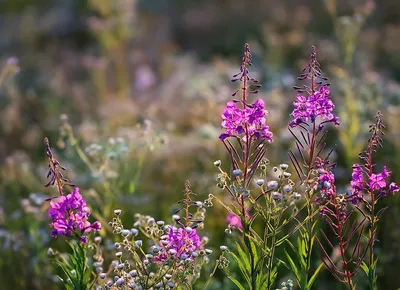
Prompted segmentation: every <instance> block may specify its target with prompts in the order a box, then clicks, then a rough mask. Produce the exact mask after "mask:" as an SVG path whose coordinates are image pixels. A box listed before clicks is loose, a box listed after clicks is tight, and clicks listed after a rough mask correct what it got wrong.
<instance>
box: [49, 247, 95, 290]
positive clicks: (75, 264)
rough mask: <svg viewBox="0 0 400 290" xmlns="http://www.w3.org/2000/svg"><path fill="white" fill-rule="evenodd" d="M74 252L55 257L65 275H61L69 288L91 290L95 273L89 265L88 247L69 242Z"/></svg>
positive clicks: (66, 287) (68, 289)
mask: <svg viewBox="0 0 400 290" xmlns="http://www.w3.org/2000/svg"><path fill="white" fill-rule="evenodd" d="M67 243H68V245H69V248H70V250H71V251H72V253H67V254H66V257H65V256H64V255H59V256H58V257H56V258H55V259H54V263H55V264H56V265H58V266H59V267H60V268H61V269H62V271H63V273H64V274H65V277H64V278H62V277H59V278H60V280H61V281H62V282H63V284H64V286H65V289H67V290H89V289H91V288H92V286H93V283H94V282H95V281H96V280H95V279H94V277H95V274H94V273H93V270H92V269H91V268H90V267H89V265H88V259H87V250H88V249H87V247H85V246H84V245H82V244H81V243H79V242H78V243H76V242H67Z"/></svg>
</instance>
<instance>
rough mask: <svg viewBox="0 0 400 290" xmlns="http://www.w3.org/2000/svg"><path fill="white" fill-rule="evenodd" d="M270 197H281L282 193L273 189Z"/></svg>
mask: <svg viewBox="0 0 400 290" xmlns="http://www.w3.org/2000/svg"><path fill="white" fill-rule="evenodd" d="M271 197H272V198H273V199H281V198H282V193H280V192H277V191H273V192H272V193H271Z"/></svg>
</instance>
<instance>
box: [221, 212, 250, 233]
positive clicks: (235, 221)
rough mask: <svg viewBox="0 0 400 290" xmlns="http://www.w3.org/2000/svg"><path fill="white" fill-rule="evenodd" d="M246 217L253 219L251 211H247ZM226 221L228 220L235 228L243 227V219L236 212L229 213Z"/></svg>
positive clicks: (230, 225) (229, 224)
mask: <svg viewBox="0 0 400 290" xmlns="http://www.w3.org/2000/svg"><path fill="white" fill-rule="evenodd" d="M246 218H247V220H250V219H251V215H250V213H249V212H248V211H247V212H246ZM226 221H227V222H228V226H229V227H230V228H233V229H243V225H242V220H241V219H240V217H239V216H238V215H236V214H234V213H229V215H228V216H227V218H226Z"/></svg>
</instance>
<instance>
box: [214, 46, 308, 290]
mask: <svg viewBox="0 0 400 290" xmlns="http://www.w3.org/2000/svg"><path fill="white" fill-rule="evenodd" d="M249 66H251V51H250V47H249V45H248V44H246V45H245V51H244V55H243V58H242V63H241V67H240V72H239V73H237V74H235V75H234V76H233V79H232V81H233V82H239V83H240V87H239V89H238V90H237V91H235V92H234V93H233V96H236V95H239V96H240V99H234V100H233V101H231V102H228V103H227V106H226V108H225V110H224V112H223V114H222V124H221V127H222V128H223V129H224V130H225V132H223V133H222V134H221V135H220V137H219V138H220V140H221V141H222V143H223V144H224V146H225V148H226V150H227V152H228V153H229V156H230V159H231V172H229V173H227V172H225V171H224V170H223V169H222V167H221V161H219V160H218V161H216V162H215V163H214V165H215V166H216V167H218V169H219V171H220V173H219V174H218V177H217V182H218V183H217V185H218V187H220V188H224V189H226V191H227V192H228V193H229V195H230V197H231V200H232V202H231V203H230V205H225V204H224V203H223V202H222V201H221V200H220V199H218V198H217V197H214V198H216V199H217V200H218V201H219V202H220V203H221V204H222V205H223V206H224V207H225V208H226V209H227V210H228V212H229V215H228V218H227V221H228V223H229V224H228V229H227V232H228V233H229V232H230V231H231V230H232V229H234V230H238V231H240V233H241V236H242V239H241V240H240V241H238V242H236V243H235V248H234V249H233V250H232V251H229V254H230V255H231V256H232V258H233V259H234V260H235V261H236V262H237V264H238V266H239V268H240V271H241V273H242V276H243V278H244V280H245V282H246V283H247V285H245V286H244V285H242V284H241V283H240V281H239V280H238V279H237V278H236V277H235V276H234V275H233V274H232V273H228V277H229V279H230V280H231V281H232V282H233V283H235V285H236V286H237V287H238V288H240V289H252V290H255V289H272V286H273V285H274V283H275V280H276V278H277V274H278V265H279V261H278V260H277V259H276V257H275V249H276V247H277V246H279V245H281V244H282V243H283V242H284V241H285V240H286V239H287V237H288V236H287V235H286V236H285V235H284V234H283V229H284V228H285V226H286V225H288V224H289V222H290V221H291V220H293V219H294V218H295V216H296V212H297V210H294V211H293V209H295V202H296V201H297V200H299V199H300V194H299V193H297V192H295V191H294V186H295V184H294V182H293V181H292V180H291V174H290V173H289V172H288V171H287V170H288V167H289V166H288V165H287V164H281V165H280V166H279V167H274V168H273V171H274V172H276V173H278V175H279V176H278V180H270V181H267V180H266V176H267V165H268V164H269V161H268V159H266V158H265V153H266V150H267V145H268V144H269V143H271V142H272V141H273V134H272V133H271V132H270V131H269V126H268V125H267V123H266V117H267V114H268V112H267V111H266V110H265V107H264V101H263V100H262V99H255V100H254V101H253V102H251V101H250V100H249V98H250V97H251V95H255V94H257V93H258V89H259V88H260V87H261V85H260V84H259V83H258V81H257V80H255V79H254V78H252V77H250V76H249V70H248V68H249ZM255 177H257V178H255ZM253 180H254V181H255V183H256V185H257V186H258V193H257V194H254V193H252V190H251V189H250V188H251V185H252V184H251V183H252V181H253ZM291 209H292V211H293V212H291V213H290V214H289V217H287V212H288V211H290V210H291ZM256 219H257V220H259V221H260V222H261V223H262V224H263V226H262V228H263V230H261V231H257V230H255V229H254V228H255V227H252V225H253V222H254V221H255V220H256ZM288 284H289V285H291V283H288Z"/></svg>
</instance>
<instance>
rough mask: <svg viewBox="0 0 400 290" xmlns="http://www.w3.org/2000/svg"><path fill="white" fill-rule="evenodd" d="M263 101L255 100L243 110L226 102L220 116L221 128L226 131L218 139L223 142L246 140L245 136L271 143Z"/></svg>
mask: <svg viewBox="0 0 400 290" xmlns="http://www.w3.org/2000/svg"><path fill="white" fill-rule="evenodd" d="M264 106H265V105H264V101H263V100H262V99H256V100H255V102H254V103H253V104H251V105H248V107H246V108H245V109H240V108H238V107H237V106H236V104H235V103H234V102H228V103H227V105H226V107H225V110H224V113H223V114H222V115H221V117H222V123H221V127H222V128H223V129H225V130H226V132H225V133H222V134H221V135H220V136H219V138H220V139H221V140H225V139H226V138H228V137H239V138H242V139H244V140H245V139H246V135H245V134H244V133H245V132H246V127H247V134H248V136H249V137H255V138H256V139H266V140H267V141H268V142H272V137H273V134H272V133H271V132H270V131H269V126H268V125H267V124H266V123H267V121H266V118H265V117H266V115H267V112H266V110H265V109H264Z"/></svg>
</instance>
